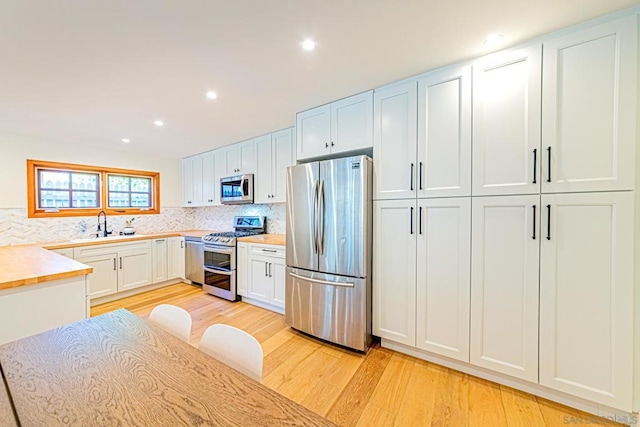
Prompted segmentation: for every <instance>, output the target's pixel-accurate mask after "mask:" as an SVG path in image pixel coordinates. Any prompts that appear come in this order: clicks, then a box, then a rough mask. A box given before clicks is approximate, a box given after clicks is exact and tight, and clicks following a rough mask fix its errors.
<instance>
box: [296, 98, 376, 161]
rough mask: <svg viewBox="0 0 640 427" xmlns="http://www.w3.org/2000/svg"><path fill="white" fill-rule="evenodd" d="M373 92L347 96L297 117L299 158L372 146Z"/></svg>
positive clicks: (303, 158) (309, 157)
mask: <svg viewBox="0 0 640 427" xmlns="http://www.w3.org/2000/svg"><path fill="white" fill-rule="evenodd" d="M372 102H373V91H369V92H364V93H361V94H358V95H354V96H350V97H349V98H344V99H341V100H339V101H336V102H333V103H331V104H327V105H322V106H320V107H316V108H313V109H311V110H307V111H303V112H301V113H298V114H297V116H296V131H297V144H296V145H297V156H296V158H297V159H298V160H308V159H313V158H319V157H327V156H331V155H334V154H338V153H348V152H352V151H357V150H362V149H366V148H371V146H372V144H373V143H372V133H373V107H372Z"/></svg>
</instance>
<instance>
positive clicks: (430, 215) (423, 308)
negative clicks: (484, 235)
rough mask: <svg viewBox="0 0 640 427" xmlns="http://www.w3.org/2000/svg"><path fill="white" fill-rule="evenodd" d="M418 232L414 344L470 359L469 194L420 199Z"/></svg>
mask: <svg viewBox="0 0 640 427" xmlns="http://www.w3.org/2000/svg"><path fill="white" fill-rule="evenodd" d="M416 231H417V233H418V258H417V260H418V262H417V287H416V296H417V298H416V305H417V308H416V313H417V317H416V346H417V347H418V348H421V349H423V350H427V351H431V352H433V353H437V354H441V355H443V356H448V357H451V358H454V359H458V360H462V361H464V362H468V361H469V298H470V287H471V276H470V275H471V198H470V197H465V198H455V197H453V198H444V199H425V200H418V224H417V229H416ZM390 250H398V247H397V246H391V248H390ZM377 262H381V263H383V264H385V265H386V264H387V263H386V262H385V261H384V260H377ZM388 268H389V270H390V271H394V270H395V267H394V266H391V265H390V266H388Z"/></svg>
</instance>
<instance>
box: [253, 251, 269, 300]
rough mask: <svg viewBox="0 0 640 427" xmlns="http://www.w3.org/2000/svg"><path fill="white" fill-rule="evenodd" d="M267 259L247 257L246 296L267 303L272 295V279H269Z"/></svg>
mask: <svg viewBox="0 0 640 427" xmlns="http://www.w3.org/2000/svg"><path fill="white" fill-rule="evenodd" d="M268 264H269V258H267V257H259V256H252V257H249V272H250V273H249V274H250V276H249V282H248V283H247V296H248V297H249V298H253V299H255V300H258V301H262V302H266V303H268V302H269V300H270V299H271V294H272V293H273V279H272V278H270V277H269V266H268Z"/></svg>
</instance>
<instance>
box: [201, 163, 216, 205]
mask: <svg viewBox="0 0 640 427" xmlns="http://www.w3.org/2000/svg"><path fill="white" fill-rule="evenodd" d="M201 156H202V204H203V205H211V204H213V198H214V192H215V187H214V170H213V167H214V165H213V153H211V152H208V153H204V154H201Z"/></svg>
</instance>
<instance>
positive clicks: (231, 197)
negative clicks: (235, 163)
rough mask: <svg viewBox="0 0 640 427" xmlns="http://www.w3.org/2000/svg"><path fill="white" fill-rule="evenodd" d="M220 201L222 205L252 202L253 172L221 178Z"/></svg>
mask: <svg viewBox="0 0 640 427" xmlns="http://www.w3.org/2000/svg"><path fill="white" fill-rule="evenodd" d="M220 203H222V204H223V205H242V204H247V203H253V174H252V173H249V174H246V175H238V176H229V177H227V178H221V179H220Z"/></svg>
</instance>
